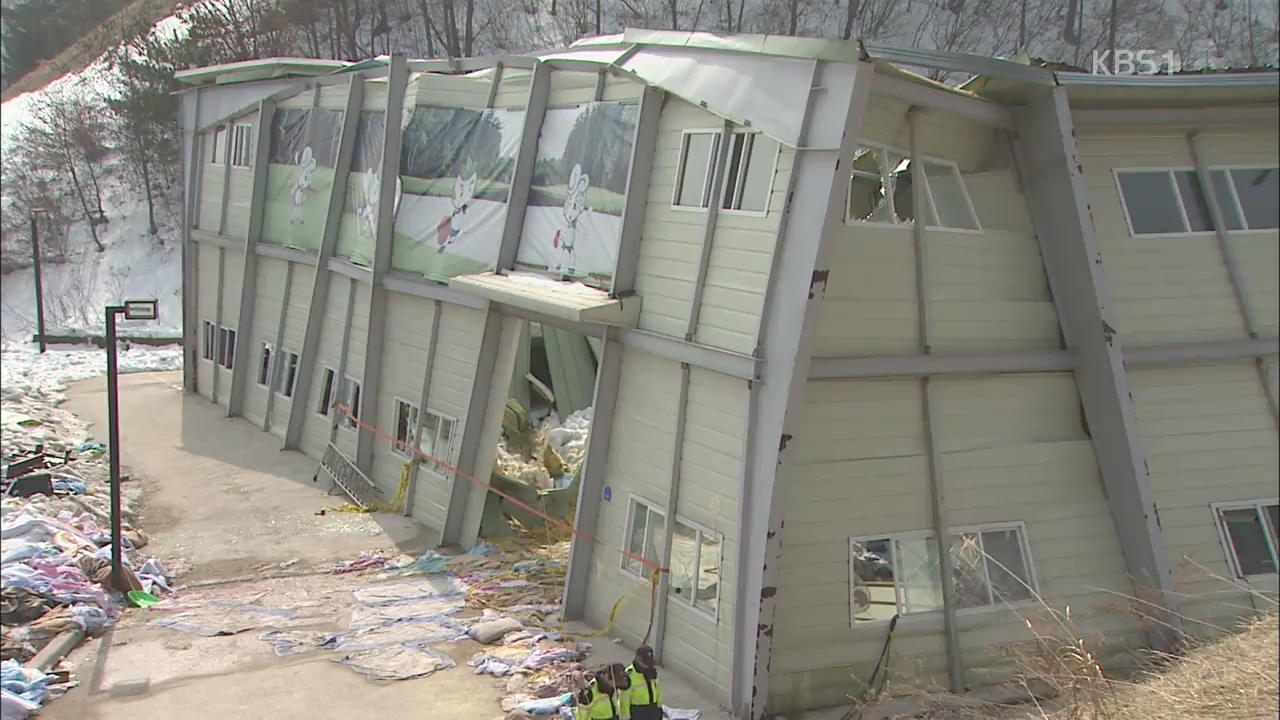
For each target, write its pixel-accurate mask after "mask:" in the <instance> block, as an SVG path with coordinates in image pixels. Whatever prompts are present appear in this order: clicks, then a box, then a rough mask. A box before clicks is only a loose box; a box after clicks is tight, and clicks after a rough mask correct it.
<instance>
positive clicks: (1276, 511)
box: [1213, 499, 1280, 578]
mask: <svg viewBox="0 0 1280 720" xmlns="http://www.w3.org/2000/svg"><path fill="white" fill-rule="evenodd" d="M1213 512H1214V515H1215V517H1216V519H1217V524H1218V532H1219V534H1220V535H1221V537H1222V545H1223V549H1224V550H1225V551H1226V553H1227V562H1228V563H1229V564H1230V565H1231V571H1232V573H1234V574H1235V576H1236V577H1238V578H1250V577H1255V576H1259V575H1274V574H1275V572H1276V568H1277V567H1280V560H1278V559H1277V555H1276V548H1277V547H1278V546H1280V542H1277V539H1276V530H1277V527H1278V526H1280V501H1277V500H1274V499H1272V500H1251V501H1248V502H1239V503H1220V504H1217V505H1214V506H1213Z"/></svg>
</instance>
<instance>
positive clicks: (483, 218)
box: [391, 105, 524, 282]
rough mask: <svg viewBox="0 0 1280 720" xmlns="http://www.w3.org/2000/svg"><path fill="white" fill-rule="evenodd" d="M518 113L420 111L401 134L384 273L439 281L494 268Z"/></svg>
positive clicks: (425, 108) (518, 130) (521, 123)
mask: <svg viewBox="0 0 1280 720" xmlns="http://www.w3.org/2000/svg"><path fill="white" fill-rule="evenodd" d="M523 126H524V111H523V110H502V109H494V108H488V109H474V108H447V107H433V106H427V105H420V106H418V107H417V108H415V109H414V111H413V116H412V117H411V118H410V120H409V123H408V124H407V125H406V126H405V128H404V140H403V145H402V150H401V155H400V183H401V194H400V204H399V207H398V209H397V212H396V227H395V242H394V244H393V245H392V256H391V266H392V267H393V268H395V269H397V270H407V271H410V272H415V273H420V274H422V275H424V276H426V277H428V278H431V279H433V280H438V281H441V282H444V281H447V280H448V279H449V278H451V277H453V276H455V275H464V274H469V273H476V272H484V271H486V270H492V269H493V268H494V267H496V265H497V261H498V249H499V248H500V247H501V245H502V231H503V227H504V225H505V223H506V217H507V195H508V194H509V192H510V190H511V174H512V172H513V171H514V169H515V157H516V152H517V151H518V150H519V146H520V135H521V131H522V129H523Z"/></svg>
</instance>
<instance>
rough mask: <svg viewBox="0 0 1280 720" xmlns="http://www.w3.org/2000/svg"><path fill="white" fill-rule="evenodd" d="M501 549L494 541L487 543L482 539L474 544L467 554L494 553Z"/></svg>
mask: <svg viewBox="0 0 1280 720" xmlns="http://www.w3.org/2000/svg"><path fill="white" fill-rule="evenodd" d="M500 550H501V549H500V548H499V547H498V546H497V545H494V544H492V543H487V542H485V541H483V540H481V541H480V542H478V543H476V544H475V545H474V546H472V548H471V549H470V550H468V551H467V554H468V555H492V554H494V553H496V552H500Z"/></svg>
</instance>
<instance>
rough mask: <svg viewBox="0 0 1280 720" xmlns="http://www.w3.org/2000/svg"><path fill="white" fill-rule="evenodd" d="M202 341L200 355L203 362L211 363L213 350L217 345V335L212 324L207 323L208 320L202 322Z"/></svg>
mask: <svg viewBox="0 0 1280 720" xmlns="http://www.w3.org/2000/svg"><path fill="white" fill-rule="evenodd" d="M203 340H204V347H202V348H201V353H200V355H201V357H203V358H204V359H205V360H209V361H210V362H212V361H213V357H214V352H215V348H216V347H217V343H218V333H217V329H216V328H215V327H214V325H213V323H211V322H209V321H208V320H205V321H204V338H203Z"/></svg>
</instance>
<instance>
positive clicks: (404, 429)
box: [391, 398, 418, 457]
mask: <svg viewBox="0 0 1280 720" xmlns="http://www.w3.org/2000/svg"><path fill="white" fill-rule="evenodd" d="M395 427H396V437H395V440H394V441H392V443H391V452H393V453H395V454H397V455H404V456H405V457H409V455H410V449H411V448H412V447H413V433H414V430H416V429H417V427H418V406H417V405H414V404H413V403H410V402H407V401H405V400H401V399H400V398H396V425H395Z"/></svg>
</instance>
